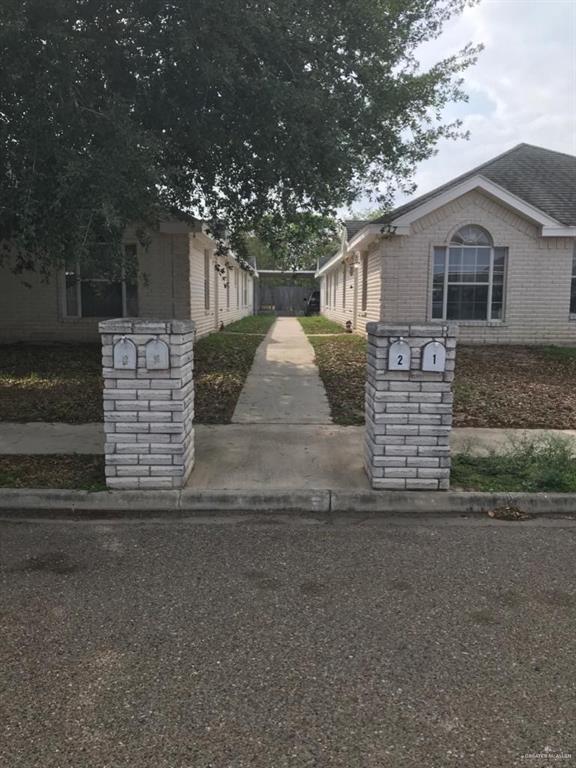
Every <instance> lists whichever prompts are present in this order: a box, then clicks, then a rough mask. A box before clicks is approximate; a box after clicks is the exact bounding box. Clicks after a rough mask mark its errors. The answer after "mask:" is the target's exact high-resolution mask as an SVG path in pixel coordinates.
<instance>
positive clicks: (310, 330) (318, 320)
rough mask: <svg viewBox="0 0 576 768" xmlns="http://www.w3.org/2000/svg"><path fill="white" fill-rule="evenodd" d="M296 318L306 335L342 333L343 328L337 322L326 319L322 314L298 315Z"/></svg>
mask: <svg viewBox="0 0 576 768" xmlns="http://www.w3.org/2000/svg"><path fill="white" fill-rule="evenodd" d="M298 320H299V322H300V325H301V326H302V328H303V329H304V333H306V334H307V335H310V334H314V335H316V334H334V333H344V328H343V327H342V326H341V325H340V324H339V323H335V322H334V321H333V320H328V318H327V317H324V316H323V315H316V316H313V317H299V318H298Z"/></svg>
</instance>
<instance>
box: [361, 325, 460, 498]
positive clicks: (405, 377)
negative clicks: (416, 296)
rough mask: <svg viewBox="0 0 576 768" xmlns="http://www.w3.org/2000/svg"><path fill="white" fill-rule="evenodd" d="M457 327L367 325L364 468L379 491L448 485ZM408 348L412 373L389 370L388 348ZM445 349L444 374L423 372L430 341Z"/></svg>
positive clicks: (432, 488) (446, 487)
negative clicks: (423, 357) (399, 345)
mask: <svg viewBox="0 0 576 768" xmlns="http://www.w3.org/2000/svg"><path fill="white" fill-rule="evenodd" d="M456 334H457V327H456V326H454V325H444V324H425V325H387V324H384V323H369V324H368V366H367V380H366V437H365V450H364V456H365V467H366V472H367V474H368V477H369V479H370V482H371V484H372V487H373V488H375V489H382V490H447V489H448V488H449V485H450V431H451V428H452V403H453V395H452V381H453V378H454V364H455V356H456ZM399 339H402V340H403V341H405V342H406V343H407V344H408V346H409V347H410V349H411V361H410V369H409V370H406V371H395V370H390V369H389V365H388V362H389V349H390V345H391V344H392V343H393V342H395V341H397V340H399ZM434 341H437V342H440V343H442V344H443V345H444V346H445V348H446V365H445V370H444V371H442V372H431V371H423V370H422V369H421V362H422V361H421V353H422V350H423V348H424V346H425V345H426V344H428V343H430V342H434Z"/></svg>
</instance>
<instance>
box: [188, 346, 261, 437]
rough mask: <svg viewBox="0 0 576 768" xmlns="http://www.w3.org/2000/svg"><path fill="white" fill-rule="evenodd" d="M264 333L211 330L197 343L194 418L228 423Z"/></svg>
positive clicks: (203, 422)
mask: <svg viewBox="0 0 576 768" xmlns="http://www.w3.org/2000/svg"><path fill="white" fill-rule="evenodd" d="M261 343H262V336H257V335H250V334H246V335H240V334H234V335H232V334H230V335H228V334H225V333H212V334H210V335H209V336H205V337H204V338H202V339H199V340H198V341H197V342H196V344H195V347H194V355H195V359H194V387H195V404H194V408H195V421H196V423H199V424H228V423H229V422H230V420H231V419H232V414H233V413H234V408H235V407H236V402H237V400H238V397H239V395H240V392H241V390H242V387H243V386H244V382H245V380H246V376H247V375H248V372H249V371H250V368H251V367H252V361H253V360H254V355H255V353H256V350H257V349H258V346H259V345H260V344H261Z"/></svg>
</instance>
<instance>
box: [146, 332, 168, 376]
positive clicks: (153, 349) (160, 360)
mask: <svg viewBox="0 0 576 768" xmlns="http://www.w3.org/2000/svg"><path fill="white" fill-rule="evenodd" d="M146 368H147V370H149V371H162V370H166V368H170V348H169V347H168V344H166V342H165V341H162V339H150V341H149V342H147V344H146Z"/></svg>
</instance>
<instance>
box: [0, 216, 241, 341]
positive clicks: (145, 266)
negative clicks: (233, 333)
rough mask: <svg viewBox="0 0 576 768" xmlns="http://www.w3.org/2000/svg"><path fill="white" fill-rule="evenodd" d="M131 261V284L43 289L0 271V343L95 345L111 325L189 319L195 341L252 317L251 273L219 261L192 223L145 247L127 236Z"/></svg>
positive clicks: (74, 283)
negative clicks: (113, 321)
mask: <svg viewBox="0 0 576 768" xmlns="http://www.w3.org/2000/svg"><path fill="white" fill-rule="evenodd" d="M124 247H125V250H126V253H127V254H128V255H130V256H135V257H136V259H137V267H138V269H137V272H138V274H137V276H136V277H135V279H134V280H130V279H129V278H127V277H125V278H124V279H120V280H110V279H103V278H102V277H99V276H98V275H93V274H91V275H85V274H81V272H80V269H79V268H78V267H74V266H73V267H72V268H69V269H67V270H64V269H62V270H60V271H58V272H56V273H55V274H54V275H52V276H51V278H50V280H49V281H48V282H43V281H42V279H41V278H40V276H37V275H36V274H35V273H31V274H28V273H27V274H26V275H25V278H23V276H21V275H15V274H13V272H11V271H10V268H9V265H5V266H4V267H3V268H2V269H0V343H7V342H15V341H29V342H30V341H38V342H49V341H50V342H51V341H67V342H70V341H97V340H98V338H99V336H98V322H99V320H103V319H106V318H111V317H171V318H172V317H173V318H179V319H192V320H194V321H195V323H196V330H197V335H198V336H203V335H204V334H207V333H210V332H211V331H215V330H217V329H218V328H219V327H220V325H221V324H222V323H224V325H227V324H228V323H231V322H233V321H235V320H239V319H240V318H242V317H244V316H245V315H250V314H252V313H253V299H254V277H255V276H256V272H255V270H254V269H253V268H252V267H250V266H249V265H247V264H240V263H239V261H238V260H237V259H235V258H234V257H233V256H229V257H227V258H226V260H224V259H223V258H222V257H220V256H218V255H217V253H216V242H215V241H214V240H213V239H212V238H211V237H210V236H209V234H208V233H207V231H206V227H205V226H204V225H203V224H202V223H201V222H199V221H192V222H190V223H185V222H178V221H166V222H164V223H161V224H160V225H159V227H158V230H157V231H156V232H154V233H153V234H152V236H151V238H150V242H149V244H147V246H146V247H144V246H142V245H141V244H140V243H139V242H138V239H137V237H136V230H135V228H130V229H128V230H127V231H126V234H125V236H124Z"/></svg>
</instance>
